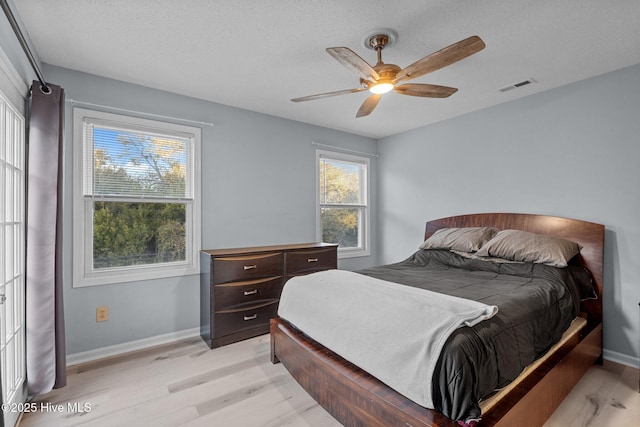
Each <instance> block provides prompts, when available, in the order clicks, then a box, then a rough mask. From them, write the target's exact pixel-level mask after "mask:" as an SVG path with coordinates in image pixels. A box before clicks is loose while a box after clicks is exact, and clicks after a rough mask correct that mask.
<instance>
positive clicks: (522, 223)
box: [424, 213, 604, 323]
mask: <svg viewBox="0 0 640 427" xmlns="http://www.w3.org/2000/svg"><path fill="white" fill-rule="evenodd" d="M483 226H487V227H489V226H490V227H496V228H498V229H501V230H506V229H515V230H524V231H530V232H532V233H541V234H548V235H551V236H557V237H563V238H565V239H568V240H571V241H573V242H576V243H578V244H580V245H581V246H582V250H581V251H580V255H578V256H577V257H575V258H574V260H573V261H572V262H576V263H578V264H581V265H584V266H585V267H587V268H588V269H589V271H591V274H592V275H593V278H594V280H595V283H596V286H597V292H598V299H597V300H587V301H583V304H582V310H583V311H585V312H586V313H588V315H589V316H588V319H589V321H590V322H595V323H600V322H602V286H603V280H602V277H603V274H602V269H603V261H602V259H603V254H604V225H602V224H596V223H594V222H588V221H581V220H578V219H571V218H562V217H557V216H547V215H534V214H519V213H481V214H470V215H459V216H452V217H447V218H440V219H436V220H433V221H429V222H427V226H426V229H425V233H424V238H425V240H426V239H427V238H428V237H429V236H431V235H432V234H433V233H434V232H435V231H436V230H439V229H440V228H447V227H483Z"/></svg>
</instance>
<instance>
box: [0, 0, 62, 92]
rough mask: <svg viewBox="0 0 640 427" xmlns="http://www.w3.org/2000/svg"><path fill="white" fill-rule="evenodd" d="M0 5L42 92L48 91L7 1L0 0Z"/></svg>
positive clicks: (49, 90)
mask: <svg viewBox="0 0 640 427" xmlns="http://www.w3.org/2000/svg"><path fill="white" fill-rule="evenodd" d="M0 5H2V10H4V14H5V15H7V19H8V20H9V24H11V28H13V32H14V33H15V35H16V38H17V39H18V41H19V42H20V46H22V50H24V54H25V55H27V59H28V60H29V63H30V64H31V68H33V71H35V73H36V76H38V80H39V81H40V88H41V89H42V92H44V93H50V92H51V89H50V88H49V86H48V85H47V82H46V81H45V80H44V76H43V75H42V71H40V67H38V63H37V62H36V59H35V58H34V56H33V53H31V49H29V45H28V44H27V40H26V39H25V38H24V35H23V34H22V31H21V30H20V26H19V25H18V21H16V17H15V16H13V12H11V8H10V7H9V4H8V3H7V0H0Z"/></svg>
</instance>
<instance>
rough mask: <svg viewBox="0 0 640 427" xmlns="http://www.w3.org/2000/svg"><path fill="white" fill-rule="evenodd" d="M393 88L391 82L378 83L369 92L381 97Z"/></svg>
mask: <svg viewBox="0 0 640 427" xmlns="http://www.w3.org/2000/svg"><path fill="white" fill-rule="evenodd" d="M393 88H394V86H393V83H391V82H378V83H376V84H374V85H373V86H371V87H370V88H369V92H371V93H375V94H377V95H380V94H383V93H387V92H389V91H391V90H392V89H393Z"/></svg>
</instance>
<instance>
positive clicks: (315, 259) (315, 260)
mask: <svg viewBox="0 0 640 427" xmlns="http://www.w3.org/2000/svg"><path fill="white" fill-rule="evenodd" d="M307 262H318V258H309V259H308V260H307Z"/></svg>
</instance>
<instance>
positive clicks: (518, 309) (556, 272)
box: [358, 250, 589, 421]
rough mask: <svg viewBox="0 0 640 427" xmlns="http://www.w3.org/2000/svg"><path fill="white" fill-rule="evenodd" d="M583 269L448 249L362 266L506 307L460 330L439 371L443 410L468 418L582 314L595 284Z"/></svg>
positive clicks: (437, 390) (438, 399)
mask: <svg viewBox="0 0 640 427" xmlns="http://www.w3.org/2000/svg"><path fill="white" fill-rule="evenodd" d="M577 272H578V270H575V269H572V268H564V269H561V268H556V267H549V266H546V265H542V264H529V263H494V262H489V261H480V260H474V259H469V258H466V257H462V256H460V255H456V254H454V253H452V252H449V251H442V250H420V251H418V252H416V253H415V254H413V255H412V256H411V257H409V258H408V259H406V260H405V261H402V262H399V263H396V264H390V265H385V266H380V267H373V268H369V269H365V270H360V271H358V273H361V274H365V275H368V276H372V277H376V278H379V279H383V280H387V281H390V282H396V283H401V284H405V285H410V286H415V287H419V288H423V289H429V290H431V291H436V292H441V293H444V294H448V295H453V296H458V297H462V298H468V299H472V300H476V301H480V302H483V303H485V304H488V305H495V306H497V307H498V308H499V311H498V313H497V314H496V315H495V316H494V317H493V318H491V319H489V320H486V321H484V322H481V323H479V324H477V325H475V326H474V327H471V328H469V327H463V328H460V329H458V330H456V331H455V332H454V333H453V334H452V335H451V336H450V337H449V339H448V341H447V343H446V345H445V347H444V349H443V351H442V353H441V355H440V358H439V360H438V362H437V365H436V369H435V371H434V377H433V388H434V389H433V391H432V393H433V401H434V405H435V408H436V409H437V410H439V411H440V412H442V413H443V414H444V415H446V416H448V417H449V418H451V419H453V420H465V421H468V420H471V419H478V418H480V416H481V414H480V406H479V401H480V400H481V399H482V398H484V397H486V396H488V395H489V394H491V393H492V392H494V391H495V390H496V389H499V388H501V387H504V386H506V385H507V384H508V383H509V382H511V381H512V380H514V379H515V378H516V377H517V376H518V375H519V374H520V372H521V371H522V370H523V369H524V368H525V367H526V366H527V365H529V364H531V363H532V362H533V361H534V360H535V359H537V358H538V357H540V356H541V355H542V354H544V353H545V351H546V350H547V349H548V348H549V347H551V346H552V345H553V344H555V343H556V342H557V341H558V340H559V339H560V337H561V336H562V334H563V332H564V331H565V330H566V329H567V328H568V327H569V325H570V323H571V321H572V320H573V319H574V318H575V317H576V315H577V313H578V307H579V301H580V297H581V294H580V288H581V286H582V287H584V286H589V285H588V284H584V283H582V284H579V283H577V281H578V280H579V279H580V280H582V279H583V278H584V271H581V272H579V273H580V274H581V275H580V274H577ZM587 280H588V279H587Z"/></svg>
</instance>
